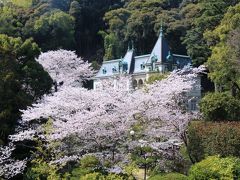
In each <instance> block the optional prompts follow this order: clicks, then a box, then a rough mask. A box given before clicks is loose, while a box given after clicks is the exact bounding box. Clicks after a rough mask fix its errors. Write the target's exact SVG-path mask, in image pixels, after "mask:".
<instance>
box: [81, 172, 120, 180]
mask: <svg viewBox="0 0 240 180" xmlns="http://www.w3.org/2000/svg"><path fill="white" fill-rule="evenodd" d="M80 180H123V178H122V177H121V176H118V175H116V174H109V175H107V176H104V175H102V174H101V173H90V174H86V175H85V176H83V177H81V178H80Z"/></svg>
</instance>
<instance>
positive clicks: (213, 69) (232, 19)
mask: <svg viewBox="0 0 240 180" xmlns="http://www.w3.org/2000/svg"><path fill="white" fill-rule="evenodd" d="M239 9H240V4H238V5H236V6H234V7H231V8H229V10H228V12H227V13H226V14H225V15H224V18H223V20H222V21H221V24H220V25H219V26H217V27H216V28H215V29H214V30H213V31H208V32H206V33H205V36H206V39H207V40H208V43H209V44H210V45H211V47H212V55H211V57H210V58H209V59H208V62H207V65H208V67H209V70H210V78H211V79H212V80H213V81H214V82H215V85H216V90H217V91H225V90H231V91H232V95H233V96H236V93H237V91H238V92H239V91H240V89H239V79H240V78H239V76H240V71H239V67H240V65H239V44H238V40H239V28H240V27H239V21H240V20H239V18H240V15H239V14H240V10H239Z"/></svg>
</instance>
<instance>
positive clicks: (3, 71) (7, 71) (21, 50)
mask: <svg viewBox="0 0 240 180" xmlns="http://www.w3.org/2000/svg"><path fill="white" fill-rule="evenodd" d="M39 53H40V49H39V48H38V46H37V44H36V43H34V42H33V41H32V39H27V40H26V41H23V40H22V39H21V38H12V37H8V36H6V35H0V59H1V61H0V122H1V128H0V129H1V133H0V134H1V135H0V139H1V140H4V141H5V140H6V138H7V136H8V134H9V133H10V132H12V130H13V129H14V127H15V124H16V121H17V120H18V118H19V116H20V112H19V109H24V108H26V106H28V105H30V104H31V103H32V102H33V101H35V100H36V99H38V98H40V97H41V96H42V95H43V94H45V93H47V92H48V91H49V89H50V88H51V85H52V80H51V78H50V77H49V75H48V74H47V73H46V72H45V71H44V70H43V68H42V66H41V65H40V64H39V63H37V62H36V61H35V59H34V58H35V57H36V56H37V55H39Z"/></svg>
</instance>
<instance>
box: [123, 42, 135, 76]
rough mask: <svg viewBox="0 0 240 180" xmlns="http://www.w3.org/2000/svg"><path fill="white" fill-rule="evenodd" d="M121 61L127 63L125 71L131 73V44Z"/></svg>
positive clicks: (132, 55) (132, 49) (132, 56)
mask: <svg viewBox="0 0 240 180" xmlns="http://www.w3.org/2000/svg"><path fill="white" fill-rule="evenodd" d="M122 61H123V62H125V63H127V64H128V70H127V73H128V74H129V73H131V72H132V71H133V69H134V67H133V66H134V63H133V61H134V48H133V45H132V48H131V49H130V47H129V48H128V50H127V52H126V54H125V56H124V58H123V60H122Z"/></svg>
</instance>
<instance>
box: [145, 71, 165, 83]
mask: <svg viewBox="0 0 240 180" xmlns="http://www.w3.org/2000/svg"><path fill="white" fill-rule="evenodd" d="M167 76H168V74H160V73H157V74H153V75H151V76H150V77H149V78H148V80H147V84H153V83H154V82H155V81H161V80H163V79H166V78H167Z"/></svg>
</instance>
